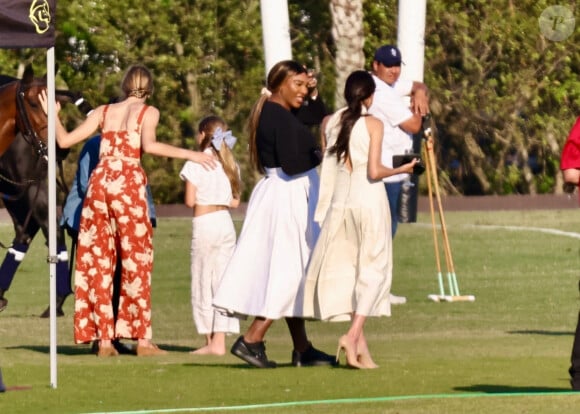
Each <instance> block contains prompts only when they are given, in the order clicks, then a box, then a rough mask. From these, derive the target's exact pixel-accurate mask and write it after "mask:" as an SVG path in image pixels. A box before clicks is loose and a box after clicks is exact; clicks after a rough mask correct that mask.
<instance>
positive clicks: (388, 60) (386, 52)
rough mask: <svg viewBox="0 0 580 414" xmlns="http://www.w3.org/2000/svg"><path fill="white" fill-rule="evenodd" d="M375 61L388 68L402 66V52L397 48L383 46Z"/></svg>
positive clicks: (378, 51)
mask: <svg viewBox="0 0 580 414" xmlns="http://www.w3.org/2000/svg"><path fill="white" fill-rule="evenodd" d="M375 60H376V61H377V62H379V63H382V64H383V65H384V66H387V67H390V66H401V63H402V60H401V51H400V50H399V48H398V47H397V46H393V45H384V46H381V47H379V48H378V49H377V50H376V52H375Z"/></svg>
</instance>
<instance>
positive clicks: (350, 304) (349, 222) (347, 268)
mask: <svg viewBox="0 0 580 414" xmlns="http://www.w3.org/2000/svg"><path fill="white" fill-rule="evenodd" d="M341 113H342V111H339V112H337V113H335V114H334V115H333V116H332V118H331V119H330V120H329V122H328V124H327V128H326V137H327V142H328V145H327V148H330V147H332V146H333V145H334V143H335V142H336V138H337V135H338V131H339V129H340V124H339V120H340V115H341ZM369 144H370V136H369V133H368V130H367V127H366V122H365V117H364V116H362V117H361V118H360V119H359V120H358V121H357V122H356V123H355V125H354V127H353V130H352V132H351V137H350V144H349V151H350V157H351V161H352V168H353V169H352V173H351V172H349V170H348V169H347V167H346V166H345V165H344V164H343V163H342V162H340V163H337V160H336V154H333V155H330V154H328V151H327V153H326V154H325V157H324V160H323V163H322V169H321V177H320V180H321V187H320V198H319V202H318V205H317V208H316V213H315V220H317V221H319V222H322V226H321V232H320V236H319V239H318V242H317V243H316V246H315V248H314V250H313V252H312V256H311V259H310V263H309V266H308V269H307V275H306V283H305V287H304V316H305V317H311V318H316V319H322V320H331V321H344V320H350V318H351V315H352V313H353V312H355V313H357V314H359V315H365V316H390V314H391V306H390V303H389V292H390V287H391V279H392V244H391V236H390V235H391V229H390V223H391V222H390V212H389V203H388V200H387V195H386V193H385V188H384V185H383V182H382V181H371V180H369V179H368V177H367V164H368V154H369Z"/></svg>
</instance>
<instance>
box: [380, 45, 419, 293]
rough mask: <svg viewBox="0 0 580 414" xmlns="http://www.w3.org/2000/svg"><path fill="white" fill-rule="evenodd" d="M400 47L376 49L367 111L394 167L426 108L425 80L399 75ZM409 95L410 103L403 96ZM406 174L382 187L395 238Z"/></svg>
mask: <svg viewBox="0 0 580 414" xmlns="http://www.w3.org/2000/svg"><path fill="white" fill-rule="evenodd" d="M401 63H403V61H402V59H401V51H400V50H399V49H398V48H397V47H396V46H393V45H384V46H381V47H379V48H378V49H377V50H376V51H375V57H374V60H373V70H372V74H373V79H374V80H375V84H376V90H375V95H374V98H373V103H372V105H371V107H370V109H369V112H370V113H371V114H372V115H374V116H376V117H377V118H379V119H380V120H381V121H383V125H384V132H383V147H382V163H383V165H385V166H387V167H391V168H392V167H393V155H400V154H405V153H408V152H411V149H412V147H413V137H412V135H411V134H416V133H417V132H419V130H420V129H421V123H422V117H423V116H424V115H427V113H428V112H429V99H428V93H427V92H428V91H427V87H426V86H425V84H423V83H422V82H417V81H408V80H402V79H399V77H400V76H401ZM404 96H410V97H411V106H410V107H409V105H408V104H406V103H405V101H404V99H403V97H404ZM407 177H408V175H407V174H397V175H393V176H391V177H387V178H385V179H384V180H383V181H384V182H385V188H386V191H387V197H388V199H389V208H390V210H391V235H392V237H393V238H394V237H395V233H396V232H397V225H398V222H399V212H398V206H399V199H400V197H401V191H402V188H403V182H404V181H405V179H407ZM405 302H406V298H404V297H402V296H395V295H391V303H393V304H397V303H405Z"/></svg>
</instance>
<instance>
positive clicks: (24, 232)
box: [0, 67, 91, 317]
mask: <svg viewBox="0 0 580 414" xmlns="http://www.w3.org/2000/svg"><path fill="white" fill-rule="evenodd" d="M44 89H46V77H45V78H35V77H34V73H33V71H32V68H31V67H28V68H26V70H25V73H24V75H23V77H22V79H16V78H11V77H7V76H0V196H1V197H2V200H3V202H4V206H5V207H6V209H7V210H8V212H9V214H10V217H11V218H12V222H13V225H14V233H15V236H14V240H13V241H12V246H11V247H10V248H9V249H8V252H7V253H6V256H5V258H4V261H3V262H2V264H1V265H0V311H2V310H4V309H5V308H6V306H7V304H8V300H7V299H6V298H5V297H4V293H5V292H6V291H7V290H8V289H9V287H10V284H11V283H12V280H13V278H14V275H15V273H16V270H17V268H18V266H19V264H20V263H21V261H22V259H23V258H24V256H25V254H26V252H27V250H28V247H29V245H30V243H31V241H32V239H33V238H34V236H35V235H36V234H37V233H38V231H39V230H42V232H43V234H44V237H45V239H46V240H48V182H47V179H48V156H47V152H48V145H47V138H48V119H47V116H46V114H45V113H44V111H43V110H42V107H41V105H40V103H39V100H38V95H39V93H40V92H41V91H42V90H44ZM56 97H57V99H58V100H59V101H60V102H62V103H67V102H72V103H75V104H76V105H77V106H79V105H80V106H79V108H81V110H87V111H88V110H89V109H91V108H90V106H88V105H87V104H86V103H84V102H83V100H82V98H81V97H80V95H79V94H75V93H71V92H68V91H61V90H57V91H56ZM59 156H60V157H61V159H60V161H62V158H64V157H65V156H66V152H63V151H58V148H57V158H58V157H59ZM57 161H58V160H57ZM59 165H60V162H59ZM61 181H62V180H61ZM60 184H61V188H62V189H63V190H64V188H65V186H64V182H61V183H60ZM57 228H58V234H57V244H58V246H57V251H58V257H59V261H58V263H57V265H56V273H57V275H56V278H57V314H58V315H63V314H64V313H63V311H62V304H63V303H64V299H65V298H66V297H67V296H68V295H69V294H70V293H71V288H70V273H69V270H68V255H67V250H66V244H65V238H64V232H63V231H62V229H61V228H60V227H59V226H57ZM41 316H44V317H46V316H48V309H47V310H46V311H45V312H44V313H43V314H42V315H41Z"/></svg>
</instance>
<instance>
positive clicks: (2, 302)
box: [0, 297, 8, 312]
mask: <svg viewBox="0 0 580 414" xmlns="http://www.w3.org/2000/svg"><path fill="white" fill-rule="evenodd" d="M6 306H8V299H6V298H4V297H0V312H2V311H3V310H4V309H6Z"/></svg>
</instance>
